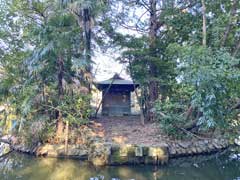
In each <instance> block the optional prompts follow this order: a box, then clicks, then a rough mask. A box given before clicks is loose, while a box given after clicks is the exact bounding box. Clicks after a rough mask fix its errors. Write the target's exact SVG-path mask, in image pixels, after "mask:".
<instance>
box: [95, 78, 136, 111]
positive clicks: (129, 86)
mask: <svg viewBox="0 0 240 180" xmlns="http://www.w3.org/2000/svg"><path fill="white" fill-rule="evenodd" d="M138 86H139V85H138V84H134V83H133V81H130V80H126V79H123V78H121V77H120V76H119V75H118V74H115V75H114V76H113V77H112V78H110V79H108V80H105V81H101V82H98V83H97V88H98V89H99V90H100V91H102V115H108V116H123V115H130V114H131V92H133V91H134V90H135V88H137V87H138Z"/></svg>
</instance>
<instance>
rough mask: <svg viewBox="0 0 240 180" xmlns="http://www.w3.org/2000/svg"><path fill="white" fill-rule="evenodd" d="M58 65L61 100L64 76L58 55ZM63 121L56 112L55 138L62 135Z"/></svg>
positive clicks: (58, 112)
mask: <svg viewBox="0 0 240 180" xmlns="http://www.w3.org/2000/svg"><path fill="white" fill-rule="evenodd" d="M57 65H58V98H59V100H61V99H62V98H63V75H64V68H63V67H64V62H63V56H62V55H61V54H60V55H59V56H58V60H57ZM63 128H64V124H63V119H62V113H61V111H59V110H58V111H57V137H61V136H62V135H63Z"/></svg>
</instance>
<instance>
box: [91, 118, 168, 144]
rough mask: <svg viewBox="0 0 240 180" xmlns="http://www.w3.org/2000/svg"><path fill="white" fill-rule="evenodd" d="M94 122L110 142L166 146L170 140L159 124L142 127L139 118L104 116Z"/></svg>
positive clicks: (147, 124) (148, 124)
mask: <svg viewBox="0 0 240 180" xmlns="http://www.w3.org/2000/svg"><path fill="white" fill-rule="evenodd" d="M94 121H95V122H96V124H97V131H99V132H101V134H102V136H104V138H105V139H106V140H107V141H108V142H115V143H118V144H128V143H129V144H138V145H149V146H158V145H163V144H165V142H166V140H167V139H168V138H167V137H165V136H164V135H163V133H161V130H160V128H159V125H158V124H157V123H146V124H145V125H144V126H142V125H141V123H140V117H139V116H123V117H106V116H102V117H98V118H97V119H94Z"/></svg>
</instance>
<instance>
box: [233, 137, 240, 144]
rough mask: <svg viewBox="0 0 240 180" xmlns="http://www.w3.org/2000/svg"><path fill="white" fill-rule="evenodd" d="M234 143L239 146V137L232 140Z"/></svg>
mask: <svg viewBox="0 0 240 180" xmlns="http://www.w3.org/2000/svg"><path fill="white" fill-rule="evenodd" d="M234 143H235V144H236V145H238V146H240V136H238V138H235V139H234Z"/></svg>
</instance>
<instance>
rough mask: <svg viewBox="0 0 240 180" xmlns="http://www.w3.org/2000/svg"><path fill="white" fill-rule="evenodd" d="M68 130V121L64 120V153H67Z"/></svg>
mask: <svg viewBox="0 0 240 180" xmlns="http://www.w3.org/2000/svg"><path fill="white" fill-rule="evenodd" d="M68 131H69V122H68V121H67V122H66V129H65V148H64V150H65V154H66V155H67V154H68Z"/></svg>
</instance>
